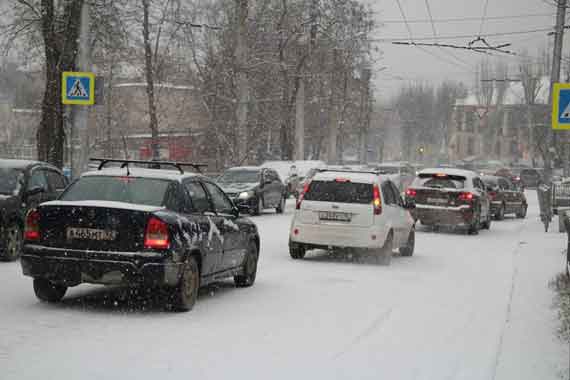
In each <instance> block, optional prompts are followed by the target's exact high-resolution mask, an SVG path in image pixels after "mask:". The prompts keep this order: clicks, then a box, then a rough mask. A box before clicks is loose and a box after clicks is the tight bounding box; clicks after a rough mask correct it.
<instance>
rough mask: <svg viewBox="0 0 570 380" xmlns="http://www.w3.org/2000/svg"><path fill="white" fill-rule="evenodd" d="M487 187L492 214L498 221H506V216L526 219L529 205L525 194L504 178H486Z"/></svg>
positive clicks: (484, 178)
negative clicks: (513, 215)
mask: <svg viewBox="0 0 570 380" xmlns="http://www.w3.org/2000/svg"><path fill="white" fill-rule="evenodd" d="M482 179H483V182H485V185H486V186H487V190H488V194H489V200H490V201H491V213H492V214H493V216H494V217H495V219H496V220H503V219H505V215H506V214H515V215H516V217H517V218H524V217H526V212H527V209H528V203H527V201H526V197H525V195H524V192H523V191H521V190H520V189H519V188H517V187H516V186H515V185H513V183H512V182H511V181H509V180H508V179H507V178H504V177H498V176H484V177H482Z"/></svg>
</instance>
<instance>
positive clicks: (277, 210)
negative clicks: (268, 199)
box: [275, 197, 285, 214]
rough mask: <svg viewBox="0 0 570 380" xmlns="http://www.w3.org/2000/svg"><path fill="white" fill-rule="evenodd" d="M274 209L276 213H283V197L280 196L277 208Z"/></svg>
mask: <svg viewBox="0 0 570 380" xmlns="http://www.w3.org/2000/svg"><path fill="white" fill-rule="evenodd" d="M275 211H276V212H277V213H278V214H283V212H284V211H285V197H282V198H281V201H280V202H279V206H277V208H276V209H275Z"/></svg>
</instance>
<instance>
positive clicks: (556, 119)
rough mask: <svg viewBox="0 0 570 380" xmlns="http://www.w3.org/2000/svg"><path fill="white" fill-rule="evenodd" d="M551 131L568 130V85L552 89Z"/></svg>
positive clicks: (569, 117)
mask: <svg viewBox="0 0 570 380" xmlns="http://www.w3.org/2000/svg"><path fill="white" fill-rule="evenodd" d="M552 129H555V130H570V83H555V84H554V87H553V88H552Z"/></svg>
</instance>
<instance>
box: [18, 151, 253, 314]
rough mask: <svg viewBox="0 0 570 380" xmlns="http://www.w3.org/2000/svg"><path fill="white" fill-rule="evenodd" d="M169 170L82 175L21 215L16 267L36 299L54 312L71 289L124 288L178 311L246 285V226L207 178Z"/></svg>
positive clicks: (249, 264)
mask: <svg viewBox="0 0 570 380" xmlns="http://www.w3.org/2000/svg"><path fill="white" fill-rule="evenodd" d="M125 162H127V161H125ZM140 162H141V161H128V163H133V164H134V163H140ZM149 164H150V162H149ZM152 165H155V166H156V165H160V166H162V165H166V163H159V162H156V161H154V162H152ZM177 168H178V169H179V171H174V170H160V169H142V168H129V167H128V166H127V167H125V168H109V169H102V170H98V171H91V172H87V173H84V174H83V175H82V176H81V177H80V178H79V179H77V180H76V181H75V182H73V183H72V184H71V185H70V186H69V187H68V188H67V189H66V191H65V192H64V193H63V194H62V195H61V197H60V198H59V200H57V201H52V202H46V203H42V204H41V205H39V206H38V207H37V208H36V209H34V210H33V211H31V212H30V213H29V214H28V216H27V220H26V228H25V245H24V250H23V254H22V258H21V265H22V270H23V272H24V275H26V276H30V277H32V278H33V279H34V283H33V284H34V291H35V293H36V296H37V297H38V298H39V299H40V300H41V301H45V302H58V301H59V300H61V299H62V298H63V296H64V295H65V293H66V291H67V288H68V287H70V286H76V285H79V284H81V283H91V284H103V285H128V286H138V287H143V288H147V289H148V288H152V289H154V288H157V289H165V290H167V291H168V293H169V294H170V296H171V297H170V298H171V300H172V302H171V304H172V305H173V307H174V308H175V309H176V310H180V311H187V310H190V309H191V308H192V307H193V306H194V303H195V302H196V298H197V295H198V289H199V288H200V287H201V286H205V285H207V284H209V283H211V282H213V281H217V280H219V279H223V278H227V277H233V279H234V282H235V284H236V285H237V286H239V287H247V286H251V285H253V283H254V282H255V278H256V273H257V261H258V257H259V246H260V240H259V234H258V232H257V228H256V226H255V224H253V222H251V221H250V220H249V219H247V218H244V217H242V216H241V215H240V214H239V211H238V210H237V208H236V207H235V206H234V205H233V203H232V202H231V200H230V199H229V198H228V197H227V196H226V194H225V193H224V192H223V191H222V190H221V189H220V188H219V187H218V186H217V185H216V184H214V183H213V182H212V181H211V180H209V179H208V178H207V177H205V176H202V175H199V174H194V173H185V172H184V171H183V169H182V167H181V166H180V165H179V164H177Z"/></svg>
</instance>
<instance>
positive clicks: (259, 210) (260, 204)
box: [251, 197, 263, 216]
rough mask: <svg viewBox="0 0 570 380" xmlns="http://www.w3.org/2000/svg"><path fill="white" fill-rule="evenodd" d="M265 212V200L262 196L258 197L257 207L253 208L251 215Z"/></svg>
mask: <svg viewBox="0 0 570 380" xmlns="http://www.w3.org/2000/svg"><path fill="white" fill-rule="evenodd" d="M262 213H263V201H262V199H261V197H258V198H257V200H256V202H255V207H254V208H252V209H251V215H255V216H257V215H261V214H262Z"/></svg>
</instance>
